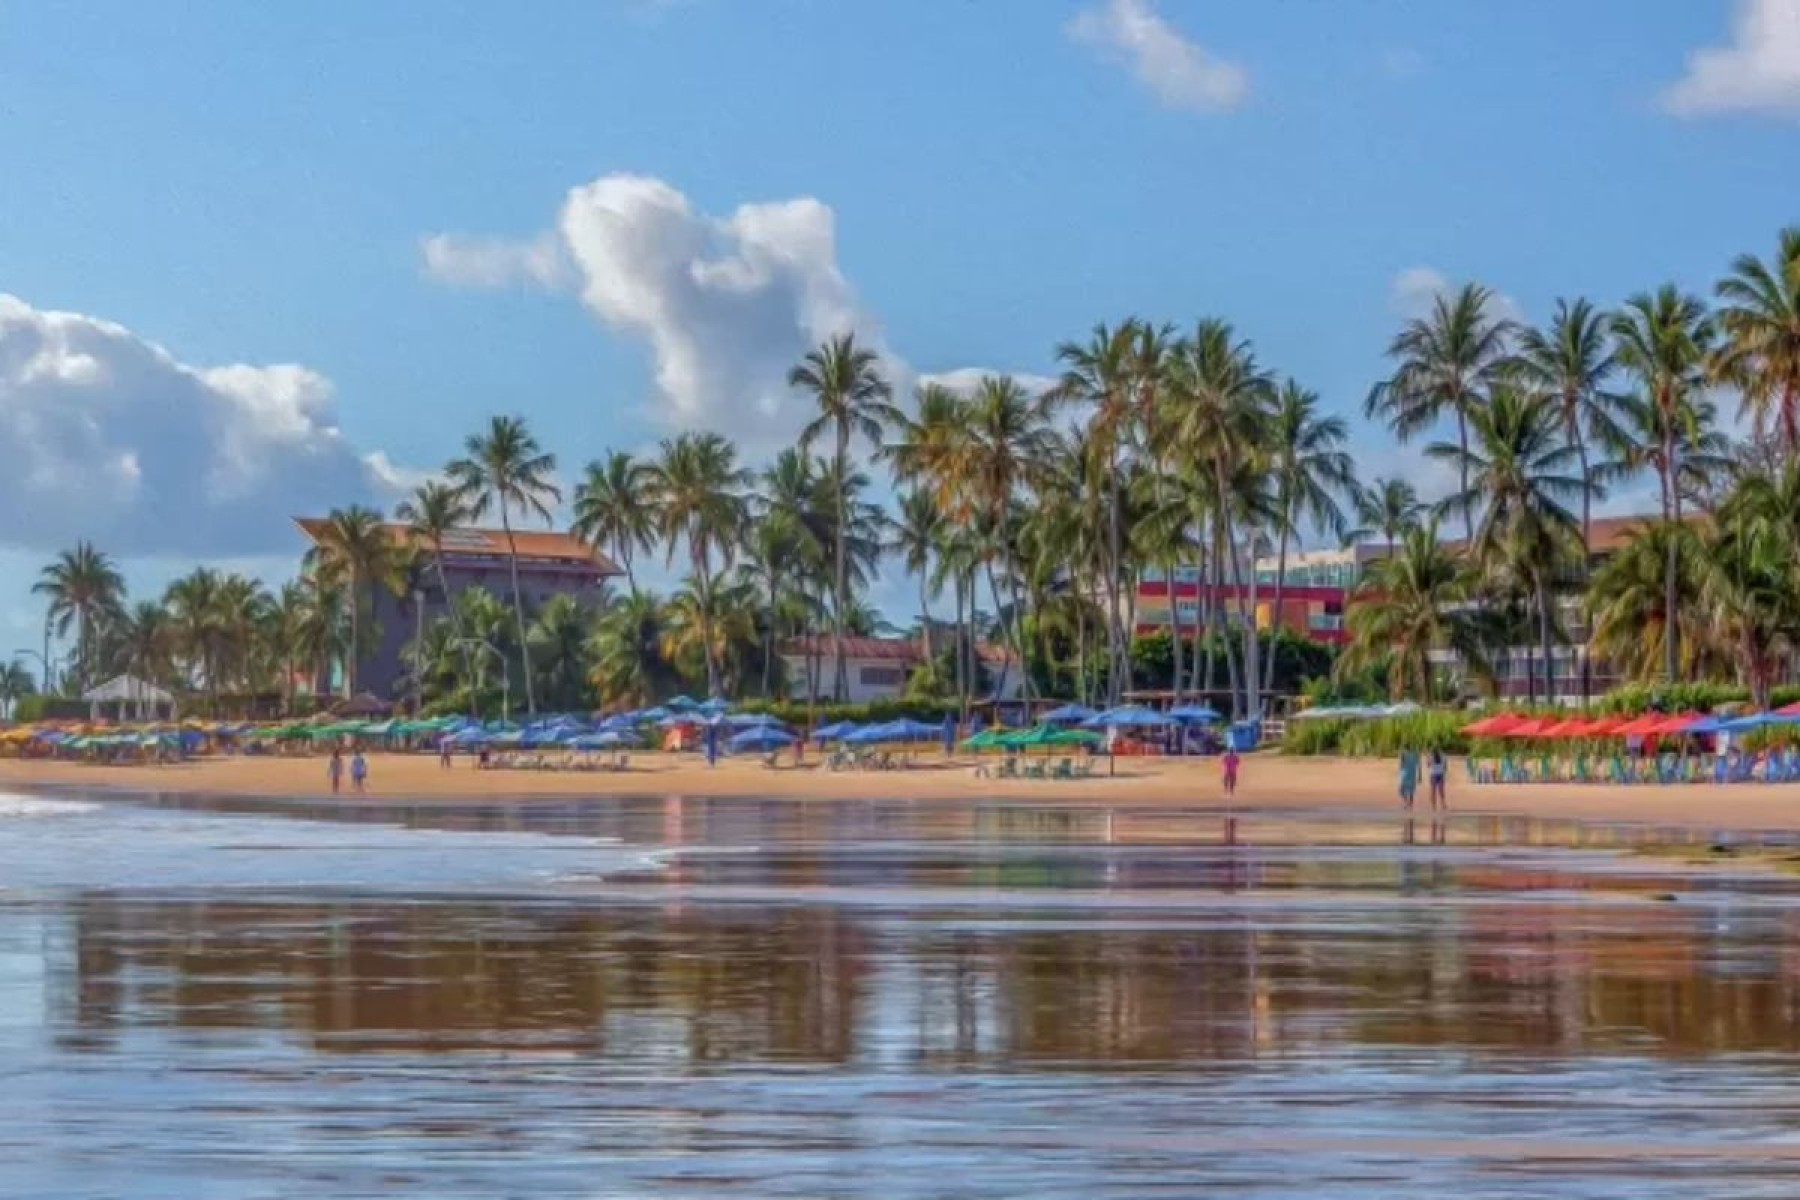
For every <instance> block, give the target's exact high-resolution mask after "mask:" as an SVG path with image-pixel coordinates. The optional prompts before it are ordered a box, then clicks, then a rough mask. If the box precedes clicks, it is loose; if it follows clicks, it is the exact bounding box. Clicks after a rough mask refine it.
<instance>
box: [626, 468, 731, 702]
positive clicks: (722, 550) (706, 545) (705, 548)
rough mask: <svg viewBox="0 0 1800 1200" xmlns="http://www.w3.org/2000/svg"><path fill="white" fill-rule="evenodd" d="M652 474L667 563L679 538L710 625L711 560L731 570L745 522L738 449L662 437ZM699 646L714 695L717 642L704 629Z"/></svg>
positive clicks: (703, 616)
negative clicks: (666, 546) (682, 542)
mask: <svg viewBox="0 0 1800 1200" xmlns="http://www.w3.org/2000/svg"><path fill="white" fill-rule="evenodd" d="M650 469H651V472H652V474H651V479H652V481H653V492H652V494H653V495H654V496H655V500H656V507H657V510H658V512H659V513H660V525H661V532H662V535H663V538H664V540H665V541H666V542H667V544H668V553H669V560H670V561H671V562H673V561H674V555H675V541H676V539H677V538H680V539H681V540H682V541H684V542H685V543H686V544H687V548H688V559H689V561H690V563H691V564H692V566H693V572H692V584H693V586H694V587H695V588H696V589H698V591H699V593H700V595H699V604H698V607H697V617H698V619H699V620H700V621H701V622H702V623H705V622H708V621H710V620H711V619H712V613H713V604H712V597H711V595H710V591H711V588H712V585H713V578H714V569H715V568H714V565H713V559H714V556H715V555H717V556H718V557H719V558H720V559H721V560H722V562H721V565H729V564H730V562H731V560H732V558H733V556H734V555H735V553H736V547H737V544H738V539H739V537H740V535H741V533H742V531H743V528H744V522H745V520H746V518H747V510H746V504H745V499H744V495H743V493H744V490H745V489H746V488H748V487H749V486H750V482H751V477H750V473H749V472H748V471H746V470H744V469H743V468H741V467H739V466H738V465H737V449H736V447H734V446H733V445H732V444H731V443H730V442H728V441H726V440H725V439H724V438H723V437H721V436H719V435H718V434H716V433H684V434H680V435H678V436H676V437H674V438H665V439H664V440H663V442H662V446H661V455H660V457H659V458H658V459H657V461H656V462H655V463H653V464H652V465H651V468H650ZM700 643H701V645H702V647H703V651H704V655H703V656H704V657H705V659H706V689H707V692H708V694H709V695H710V694H716V693H718V691H719V687H720V663H719V661H718V659H717V658H716V657H715V656H714V654H713V650H714V648H715V646H716V645H717V643H716V641H715V639H714V638H713V636H712V634H711V632H710V631H708V630H705V629H702V630H701V636H700Z"/></svg>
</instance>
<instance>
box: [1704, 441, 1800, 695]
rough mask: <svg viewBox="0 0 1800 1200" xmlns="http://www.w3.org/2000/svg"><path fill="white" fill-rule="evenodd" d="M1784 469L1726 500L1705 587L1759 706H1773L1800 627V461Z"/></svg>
mask: <svg viewBox="0 0 1800 1200" xmlns="http://www.w3.org/2000/svg"><path fill="white" fill-rule="evenodd" d="M1781 474H1782V476H1784V477H1785V478H1774V479H1772V478H1770V477H1768V476H1764V475H1751V476H1747V477H1745V478H1744V479H1743V480H1741V481H1740V482H1739V483H1738V486H1737V487H1736V488H1734V489H1733V490H1732V492H1731V493H1730V494H1729V495H1728V496H1726V498H1725V500H1724V501H1723V503H1721V504H1720V505H1719V508H1718V510H1717V512H1716V513H1715V515H1714V523H1713V528H1712V530H1711V531H1710V533H1709V534H1708V535H1707V536H1706V543H1707V544H1706V555H1705V570H1704V575H1703V576H1702V584H1701V601H1702V604H1703V606H1704V611H1705V612H1706V614H1707V616H1708V618H1709V619H1710V622H1711V624H1712V626H1713V634H1714V640H1715V641H1716V642H1717V643H1718V644H1719V645H1720V646H1721V647H1728V648H1729V650H1730V652H1731V654H1732V657H1733V658H1735V659H1736V664H1737V670H1738V676H1739V678H1740V679H1741V680H1742V681H1743V683H1744V686H1745V687H1746V688H1748V689H1749V691H1750V699H1751V702H1752V703H1753V704H1754V705H1755V707H1756V708H1757V709H1759V710H1762V709H1767V708H1768V707H1769V690H1770V688H1771V686H1772V685H1773V683H1774V682H1775V676H1776V672H1777V670H1778V669H1779V668H1780V666H1781V664H1782V663H1783V662H1784V661H1785V660H1787V659H1788V658H1789V657H1790V656H1791V655H1792V653H1793V650H1794V647H1795V641H1796V632H1797V631H1800V600H1796V597H1797V596H1800V589H1797V588H1796V586H1795V584H1796V579H1797V577H1800V572H1797V571H1796V568H1795V555H1794V550H1795V546H1794V542H1793V538H1792V534H1793V530H1794V526H1795V522H1796V512H1795V509H1794V508H1793V507H1791V505H1793V504H1794V503H1795V501H1796V500H1797V499H1800V495H1797V493H1800V462H1795V461H1794V460H1789V462H1788V464H1787V466H1786V467H1784V468H1783V470H1782V472H1781Z"/></svg>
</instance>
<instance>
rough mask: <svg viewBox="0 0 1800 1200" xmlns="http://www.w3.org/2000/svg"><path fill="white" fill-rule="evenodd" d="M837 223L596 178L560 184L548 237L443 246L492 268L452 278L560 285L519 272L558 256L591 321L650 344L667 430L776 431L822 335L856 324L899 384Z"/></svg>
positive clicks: (788, 423) (785, 205)
mask: <svg viewBox="0 0 1800 1200" xmlns="http://www.w3.org/2000/svg"><path fill="white" fill-rule="evenodd" d="M836 224H837V223H836V217H835V215H834V214H833V212H832V210H831V207H830V206H829V205H827V204H825V203H823V202H822V201H819V200H817V199H815V198H813V197H810V196H802V197H797V198H794V199H788V200H772V201H762V202H756V203H750V204H743V205H740V206H739V207H738V208H736V209H734V210H733V211H732V212H731V213H730V214H729V215H726V216H713V215H710V214H708V213H705V212H702V211H700V210H699V209H698V208H696V207H695V205H694V204H693V202H692V201H690V200H689V199H688V197H687V196H685V195H683V194H682V193H681V192H680V191H679V190H678V189H676V188H675V187H673V186H671V185H670V184H668V183H666V182H664V181H662V180H660V179H654V178H649V177H646V176H641V175H629V174H615V175H605V176H602V177H601V178H599V179H596V180H594V181H593V182H591V183H586V184H582V185H581V186H579V187H576V188H573V189H571V190H570V192H569V193H568V195H567V197H566V198H565V199H564V202H563V206H562V210H561V212H560V213H559V215H558V217H557V222H556V227H555V229H554V231H552V232H551V233H548V234H544V235H541V236H539V237H537V238H534V239H531V240H530V241H528V242H519V243H506V242H503V241H498V240H493V239H477V240H469V239H457V240H455V241H453V242H452V243H451V245H453V246H463V247H467V246H479V248H480V250H481V253H480V254H479V255H472V256H469V258H470V260H477V259H478V260H479V262H480V263H481V264H482V265H483V267H487V266H490V265H492V266H494V268H495V269H493V270H491V271H477V270H473V269H471V270H464V271H460V272H455V273H454V274H455V278H454V280H453V281H454V282H457V283H460V284H464V285H479V286H489V287H499V286H506V285H510V284H515V283H518V282H522V281H524V282H533V283H538V284H543V285H546V286H549V285H552V284H554V283H557V282H560V280H558V279H556V278H555V277H554V276H550V277H546V276H545V275H544V274H541V273H533V271H530V270H520V269H517V268H518V267H519V265H520V264H522V263H532V264H536V263H540V262H547V261H550V260H552V259H554V260H556V261H561V262H564V263H566V264H567V269H568V271H569V275H570V280H571V281H572V283H573V286H574V288H575V290H576V291H577V292H578V294H579V295H580V297H581V301H582V303H583V304H584V305H585V306H586V307H587V309H588V310H589V311H590V312H591V313H592V314H593V315H594V316H595V317H596V318H597V319H598V320H599V321H600V323H601V324H602V325H603V326H605V327H606V328H608V329H611V330H615V331H617V332H619V333H623V334H626V335H628V336H630V337H633V338H636V339H638V340H640V341H642V342H643V343H644V345H645V346H646V347H647V348H648V350H649V352H650V357H651V361H652V366H653V371H654V376H655V381H656V390H657V393H658V396H659V398H660V400H661V401H662V404H661V407H660V409H658V410H657V411H656V412H654V413H653V414H652V415H654V416H656V417H657V418H659V419H660V420H661V422H662V423H663V424H665V425H669V426H672V427H676V428H707V429H716V430H720V431H721V432H727V433H733V434H736V435H739V436H740V437H744V438H751V439H754V438H759V437H760V438H770V437H778V436H786V435H787V434H790V433H791V432H792V431H793V429H794V428H795V427H796V426H797V425H798V423H799V421H800V420H801V414H802V413H803V412H804V411H805V409H804V405H805V401H804V399H803V398H802V397H800V396H798V395H796V394H795V393H794V392H793V391H792V389H790V388H789V387H788V386H787V379H786V376H787V372H788V369H789V368H791V367H792V366H793V365H794V364H795V363H796V362H798V361H799V359H800V357H801V355H803V354H804V353H805V352H806V351H807V350H809V349H811V348H812V347H814V346H816V345H817V344H818V343H819V342H821V341H823V340H824V339H826V338H828V337H831V336H833V335H836V334H840V333H844V332H848V331H851V330H854V331H855V332H856V333H857V335H858V338H859V340H861V341H864V342H865V343H867V344H869V345H871V347H872V348H874V349H876V350H877V351H878V352H882V353H883V355H884V358H885V361H886V364H887V367H888V370H889V374H890V378H892V379H894V380H895V382H896V383H900V382H903V379H904V376H905V366H904V364H903V363H901V362H899V361H898V360H897V359H896V358H894V356H893V355H891V354H887V353H886V352H885V351H884V350H883V347H882V346H881V344H880V341H879V335H878V333H877V331H876V330H875V324H874V321H873V320H872V319H871V317H870V315H869V314H868V313H866V312H864V311H863V310H862V309H861V308H860V307H859V305H858V304H857V301H856V296H855V293H854V290H853V289H852V288H851V286H850V284H849V282H848V281H847V280H846V279H845V278H844V274H843V272H842V270H840V268H839V266H838V261H837V228H836ZM423 245H424V248H425V254H426V270H427V272H428V273H429V274H431V275H432V276H433V277H434V278H445V273H444V272H443V271H442V270H441V269H439V268H437V267H434V266H433V264H432V258H431V255H432V253H433V247H437V248H438V249H437V253H438V256H439V266H440V267H441V266H442V263H443V261H444V259H445V257H446V255H445V250H444V245H445V241H444V239H443V238H442V237H441V236H439V237H432V238H427V239H425V242H424V243H423ZM448 258H449V259H450V260H451V261H457V256H456V254H455V253H450V254H449V255H448ZM484 276H485V277H484Z"/></svg>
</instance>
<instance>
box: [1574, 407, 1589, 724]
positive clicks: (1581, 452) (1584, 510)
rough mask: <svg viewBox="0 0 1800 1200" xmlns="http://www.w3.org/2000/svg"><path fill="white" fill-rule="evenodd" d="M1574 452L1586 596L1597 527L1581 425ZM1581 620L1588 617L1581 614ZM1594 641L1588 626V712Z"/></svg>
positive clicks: (1584, 671)
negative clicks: (1577, 465) (1578, 466)
mask: <svg viewBox="0 0 1800 1200" xmlns="http://www.w3.org/2000/svg"><path fill="white" fill-rule="evenodd" d="M1574 434H1575V453H1576V455H1577V456H1579V458H1580V459H1581V594H1582V595H1583V596H1584V597H1585V596H1586V595H1587V592H1588V585H1589V583H1591V582H1592V581H1593V574H1594V564H1593V548H1592V538H1593V528H1594V519H1593V514H1594V496H1593V493H1592V492H1591V491H1589V488H1590V487H1591V486H1592V484H1593V476H1592V473H1591V472H1592V469H1591V468H1590V467H1589V466H1588V452H1587V439H1586V438H1584V437H1582V436H1581V427H1580V426H1579V425H1576V426H1575V427H1574ZM1581 619H1582V620H1584V621H1585V620H1588V618H1587V617H1585V616H1584V617H1582V618H1581ZM1593 643H1594V635H1593V630H1592V628H1589V629H1588V631H1587V634H1586V636H1585V637H1583V638H1582V645H1581V647H1580V649H1579V650H1578V651H1577V652H1578V653H1579V654H1580V655H1581V711H1582V712H1586V711H1587V708H1588V702H1589V700H1591V699H1592V697H1593V694H1594V667H1593V656H1592V653H1591V649H1592V646H1593Z"/></svg>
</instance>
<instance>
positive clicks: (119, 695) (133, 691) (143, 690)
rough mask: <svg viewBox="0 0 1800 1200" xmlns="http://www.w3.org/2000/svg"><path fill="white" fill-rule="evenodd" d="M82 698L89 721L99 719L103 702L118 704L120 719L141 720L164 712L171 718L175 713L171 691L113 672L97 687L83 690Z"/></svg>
mask: <svg viewBox="0 0 1800 1200" xmlns="http://www.w3.org/2000/svg"><path fill="white" fill-rule="evenodd" d="M81 698H82V699H83V700H85V701H87V706H88V719H89V720H90V721H98V720H99V719H100V706H101V705H103V704H113V705H117V706H118V715H119V720H121V721H123V720H126V719H128V718H135V719H136V720H139V721H143V720H147V719H150V718H154V717H159V716H163V715H167V716H168V717H169V718H170V719H171V720H173V719H174V716H175V696H174V694H173V693H171V692H169V691H168V690H167V689H166V688H160V687H157V686H156V685H155V684H154V683H150V682H149V681H147V680H143V679H139V678H138V677H137V676H135V675H114V676H113V677H112V678H111V679H109V680H107V681H106V682H105V683H103V684H101V685H100V686H99V687H94V688H89V689H88V690H87V691H85V692H83V693H82V694H81Z"/></svg>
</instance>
